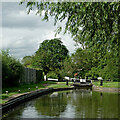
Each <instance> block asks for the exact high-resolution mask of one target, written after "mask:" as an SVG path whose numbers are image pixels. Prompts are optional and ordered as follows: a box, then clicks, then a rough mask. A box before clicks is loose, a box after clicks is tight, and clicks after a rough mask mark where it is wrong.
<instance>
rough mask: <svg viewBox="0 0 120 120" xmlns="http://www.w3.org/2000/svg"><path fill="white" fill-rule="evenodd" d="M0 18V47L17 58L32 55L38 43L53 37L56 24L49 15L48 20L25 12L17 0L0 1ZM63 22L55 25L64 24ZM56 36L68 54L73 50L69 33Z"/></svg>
mask: <svg viewBox="0 0 120 120" xmlns="http://www.w3.org/2000/svg"><path fill="white" fill-rule="evenodd" d="M43 15H44V12H43ZM0 18H2V35H0V39H2V46H1V45H0V47H2V48H3V49H9V52H10V54H11V55H13V56H15V57H16V58H18V59H22V58H23V57H24V56H31V55H33V54H34V53H35V52H36V51H37V49H38V48H39V45H40V43H42V42H43V41H44V40H46V39H53V38H55V31H56V28H57V26H54V18H52V17H50V20H49V21H48V22H46V21H42V18H41V17H40V16H37V15H35V11H32V12H31V13H30V14H27V9H26V7H25V5H19V3H18V2H9V3H8V2H5V3H2V13H0ZM65 22H66V21H64V22H63V23H58V24H57V25H58V26H60V25H62V26H64V25H65ZM0 27H1V26H0ZM56 38H61V40H62V42H63V44H64V45H65V46H66V47H67V49H68V50H69V54H71V53H73V52H75V49H76V46H75V42H74V41H73V39H72V38H71V35H70V34H65V35H64V34H63V32H61V33H60V34H59V35H57V36H56ZM78 47H79V46H78Z"/></svg>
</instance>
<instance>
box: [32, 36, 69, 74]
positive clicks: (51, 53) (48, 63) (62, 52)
mask: <svg viewBox="0 0 120 120" xmlns="http://www.w3.org/2000/svg"><path fill="white" fill-rule="evenodd" d="M67 56H68V50H67V48H66V46H65V45H63V43H62V42H61V39H60V38H55V39H51V40H45V41H43V42H42V43H41V44H40V47H39V49H38V50H37V51H36V53H35V56H34V57H33V66H35V67H39V68H42V69H43V71H44V73H45V75H47V73H48V72H49V71H55V70H56V69H61V67H62V62H63V60H64V59H65V58H66V57H67Z"/></svg>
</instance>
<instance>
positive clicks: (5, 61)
mask: <svg viewBox="0 0 120 120" xmlns="http://www.w3.org/2000/svg"><path fill="white" fill-rule="evenodd" d="M0 56H2V87H3V88H4V87H9V86H16V85H18V83H19V80H20V79H21V76H22V74H23V66H22V64H21V63H20V62H19V60H17V59H15V58H14V57H13V56H10V55H9V53H8V50H7V51H3V50H2V54H0Z"/></svg>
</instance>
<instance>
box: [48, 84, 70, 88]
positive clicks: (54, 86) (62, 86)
mask: <svg viewBox="0 0 120 120" xmlns="http://www.w3.org/2000/svg"><path fill="white" fill-rule="evenodd" d="M66 87H69V86H68V85H60V84H58V85H49V86H48V88H66Z"/></svg>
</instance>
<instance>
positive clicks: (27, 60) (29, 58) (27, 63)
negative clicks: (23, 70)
mask: <svg viewBox="0 0 120 120" xmlns="http://www.w3.org/2000/svg"><path fill="white" fill-rule="evenodd" d="M22 63H23V65H24V66H25V67H27V66H30V65H31V64H32V56H25V57H23V59H22Z"/></svg>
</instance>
